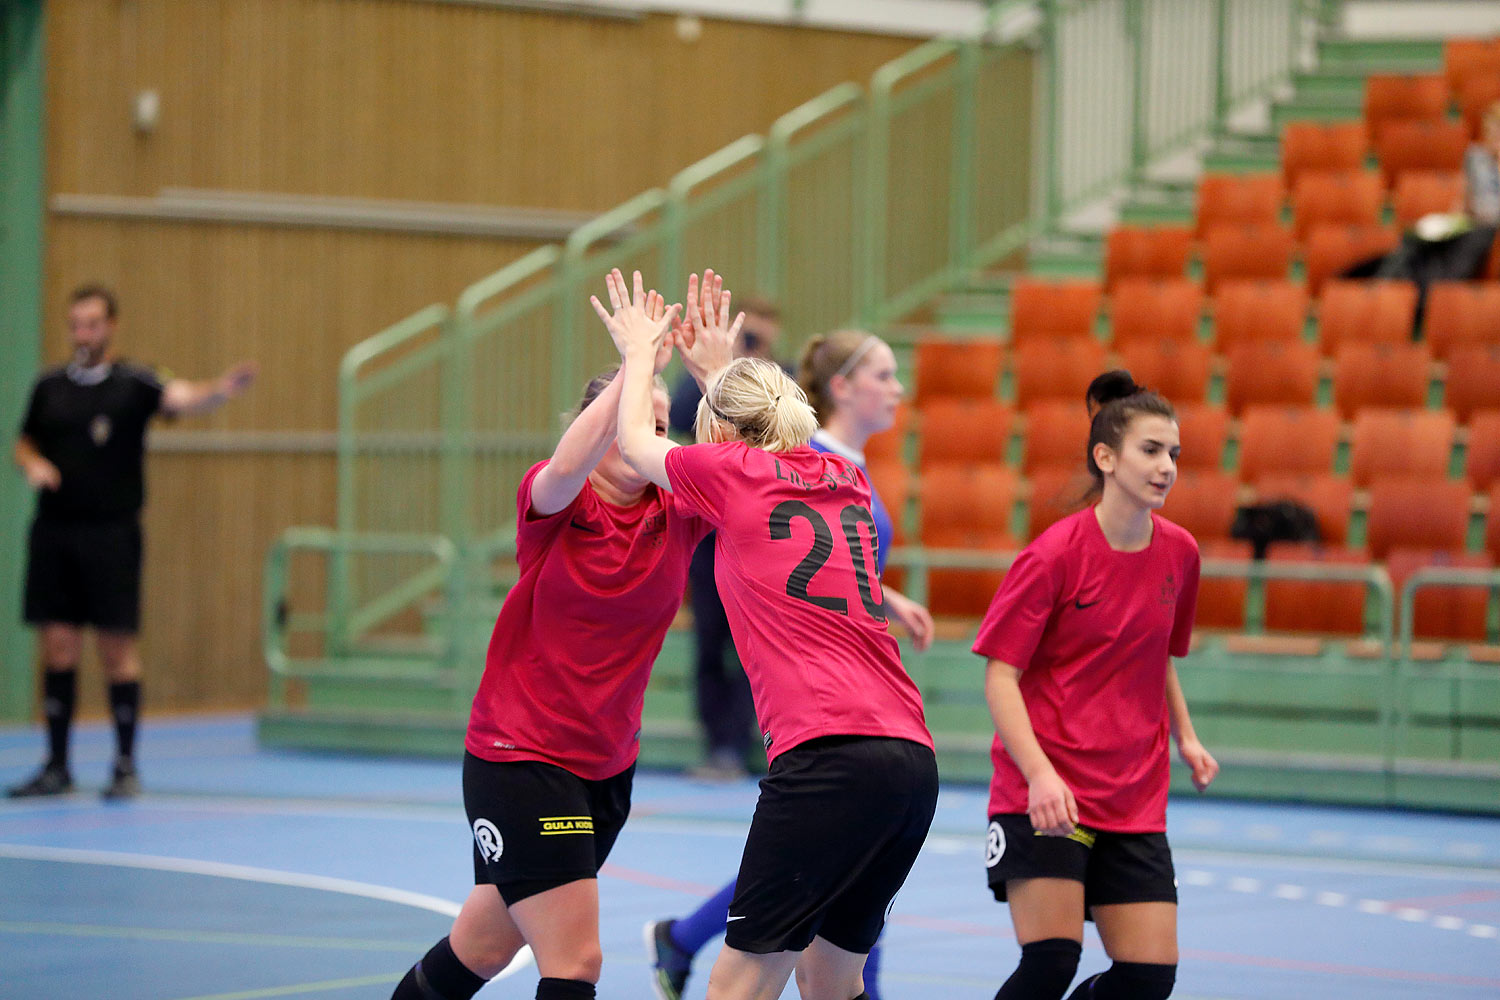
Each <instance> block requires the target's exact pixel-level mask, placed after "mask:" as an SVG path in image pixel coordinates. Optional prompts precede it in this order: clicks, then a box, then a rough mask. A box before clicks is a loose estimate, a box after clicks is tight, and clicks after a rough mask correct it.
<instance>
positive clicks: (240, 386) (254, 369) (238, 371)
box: [217, 361, 260, 399]
mask: <svg viewBox="0 0 1500 1000" xmlns="http://www.w3.org/2000/svg"><path fill="white" fill-rule="evenodd" d="M259 371H260V366H259V365H257V364H256V363H255V362H254V361H241V362H240V363H239V364H237V365H235V366H234V367H233V368H230V369H229V370H228V371H226V372H225V373H224V374H223V375H220V376H219V383H218V386H217V391H218V392H219V394H220V395H222V396H223V397H224V398H225V399H233V398H234V397H236V396H238V395H239V394H240V393H242V392H244V391H245V390H246V389H248V388H250V383H252V382H254V381H255V376H256V374H257V373H259Z"/></svg>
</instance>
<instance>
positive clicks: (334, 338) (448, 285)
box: [43, 216, 537, 430]
mask: <svg viewBox="0 0 1500 1000" xmlns="http://www.w3.org/2000/svg"><path fill="white" fill-rule="evenodd" d="M536 246H537V244H534V243H525V242H516V241H502V240H491V239H480V238H459V237H449V236H421V235H413V234H409V233H373V232H357V231H343V230H326V229H290V228H277V227H269V226H240V225H219V224H200V223H188V224H184V223H171V222H164V223H156V222H138V221H120V220H107V219H83V218H65V217H57V216H54V217H53V219H52V220H51V226H50V240H49V244H48V250H47V272H46V273H47V282H46V284H47V288H46V296H45V317H46V322H47V330H46V333H45V344H44V348H43V356H44V357H45V358H47V359H48V361H49V362H50V363H56V362H58V361H61V360H64V359H65V358H66V357H67V354H68V339H67V330H66V328H65V326H64V323H63V317H64V316H65V314H66V304H67V296H68V293H69V292H70V291H71V290H72V289H73V288H74V287H76V286H77V285H78V284H81V283H82V282H84V281H90V280H100V281H104V282H105V283H107V284H109V285H111V286H113V287H114V288H115V290H116V291H117V292H118V294H119V296H120V329H119V332H118V334H117V341H118V342H117V345H116V346H117V348H118V349H119V351H120V352H121V353H122V354H124V355H126V356H127V357H131V358H136V359H139V360H141V361H145V362H148V363H151V364H155V365H163V366H166V367H168V368H170V369H171V370H172V372H173V373H174V374H176V375H179V376H181V377H184V378H203V377H208V376H210V375H215V374H218V372H220V371H221V370H223V369H224V368H225V367H227V366H228V365H230V364H232V363H233V362H235V361H237V360H239V359H241V358H254V359H256V360H258V361H259V362H260V365H261V379H260V381H259V383H258V384H257V385H256V386H255V387H254V388H253V389H252V390H251V392H250V393H249V394H248V395H247V396H245V397H244V398H243V399H239V400H236V401H235V402H234V403H233V405H231V406H227V407H225V408H224V409H223V410H221V411H220V412H219V413H218V414H215V415H214V416H211V417H207V418H201V419H198V420H195V421H193V422H192V423H191V425H190V426H193V427H200V426H201V427H204V428H214V429H222V430H250V429H253V430H332V429H333V428H334V427H335V426H336V423H337V381H336V380H337V374H338V364H339V359H340V358H341V357H342V356H343V354H344V352H345V351H346V350H348V349H349V347H351V346H352V345H354V344H356V343H358V342H359V341H361V340H363V339H364V338H366V337H368V336H370V335H371V334H373V333H375V332H376V331H378V330H380V329H382V328H383V327H385V326H388V325H389V324H391V323H393V322H395V321H396V320H397V319H400V318H401V317H403V316H406V315H408V314H410V313H412V312H415V311H416V310H418V309H420V308H422V307H423V306H425V305H427V304H428V303H431V302H443V303H447V304H448V305H450V306H451V305H452V303H453V301H454V299H455V298H457V296H458V293H459V292H460V291H462V290H463V289H464V288H465V287H467V286H468V285H469V284H471V283H472V282H473V281H475V280H476V279H478V278H480V277H482V276H483V275H486V274H488V273H490V272H491V271H494V270H496V269H497V268H500V267H502V266H504V265H505V264H508V263H510V262H511V261H512V260H515V259H516V258H517V257H520V256H522V255H523V254H525V253H528V252H529V251H531V250H532V249H534V248H535V247H536Z"/></svg>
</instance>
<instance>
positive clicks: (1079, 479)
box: [1026, 443, 1092, 541]
mask: <svg viewBox="0 0 1500 1000" xmlns="http://www.w3.org/2000/svg"><path fill="white" fill-rule="evenodd" d="M1078 453H1079V457H1078V458H1076V459H1072V460H1070V461H1067V462H1055V463H1053V464H1051V465H1045V466H1042V467H1040V468H1038V469H1036V470H1035V471H1033V472H1032V473H1031V474H1030V477H1029V478H1030V481H1031V495H1030V499H1029V500H1028V501H1027V504H1026V511H1027V518H1026V538H1027V540H1028V541H1030V540H1032V539H1035V538H1036V536H1037V535H1040V534H1041V533H1042V532H1044V531H1046V530H1047V529H1048V528H1050V527H1051V526H1052V525H1053V524H1056V523H1057V522H1058V521H1060V520H1062V519H1063V518H1065V517H1067V516H1068V515H1069V514H1071V513H1073V512H1074V511H1076V510H1078V509H1080V508H1081V507H1083V506H1085V504H1086V501H1085V499H1084V498H1085V497H1086V495H1087V494H1088V491H1089V487H1090V486H1091V485H1092V481H1091V480H1090V478H1089V474H1088V472H1087V471H1086V470H1085V469H1084V467H1083V459H1082V455H1083V444H1082V443H1080V444H1079V446H1078Z"/></svg>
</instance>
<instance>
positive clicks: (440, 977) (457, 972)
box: [391, 938, 485, 1000]
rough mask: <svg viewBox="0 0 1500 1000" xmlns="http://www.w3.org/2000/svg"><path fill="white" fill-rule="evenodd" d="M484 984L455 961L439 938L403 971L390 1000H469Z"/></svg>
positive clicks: (446, 942) (466, 967) (446, 943)
mask: <svg viewBox="0 0 1500 1000" xmlns="http://www.w3.org/2000/svg"><path fill="white" fill-rule="evenodd" d="M484 982H485V981H484V980H483V979H481V978H479V977H478V976H476V975H475V974H474V973H472V972H470V971H469V967H468V966H467V965H464V963H462V962H460V961H459V960H458V956H457V955H455V954H453V946H452V945H451V944H449V943H448V939H447V938H443V939H442V940H441V941H439V942H438V943H437V944H435V945H433V946H432V948H431V949H430V950H429V951H428V952H427V954H426V955H423V956H422V960H421V961H420V962H418V963H417V964H416V965H413V966H412V967H411V968H410V969H408V970H407V972H406V978H404V979H402V980H401V982H400V983H399V984H398V985H397V986H396V992H395V993H392V994H391V1000H469V998H470V997H472V996H473V995H474V994H475V993H478V992H479V988H480V987H481V986H483V985H484Z"/></svg>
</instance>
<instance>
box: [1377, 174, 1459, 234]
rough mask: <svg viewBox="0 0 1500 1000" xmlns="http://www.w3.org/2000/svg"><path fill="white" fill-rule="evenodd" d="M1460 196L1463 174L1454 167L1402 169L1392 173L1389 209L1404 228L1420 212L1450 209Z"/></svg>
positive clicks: (1415, 219) (1453, 207) (1416, 218)
mask: <svg viewBox="0 0 1500 1000" xmlns="http://www.w3.org/2000/svg"><path fill="white" fill-rule="evenodd" d="M1463 198H1464V175H1463V174H1461V173H1460V172H1458V171H1457V170H1403V171H1401V172H1400V173H1399V174H1397V175H1396V190H1395V191H1394V192H1392V194H1391V212H1392V214H1393V215H1394V216H1395V218H1396V225H1397V226H1399V227H1400V228H1401V229H1403V230H1406V229H1410V228H1411V227H1412V226H1413V225H1414V224H1415V223H1416V221H1417V220H1418V219H1420V218H1421V217H1422V216H1424V215H1430V214H1431V213H1433V212H1452V211H1454V210H1455V209H1457V208H1459V207H1460V206H1462V204H1463Z"/></svg>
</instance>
